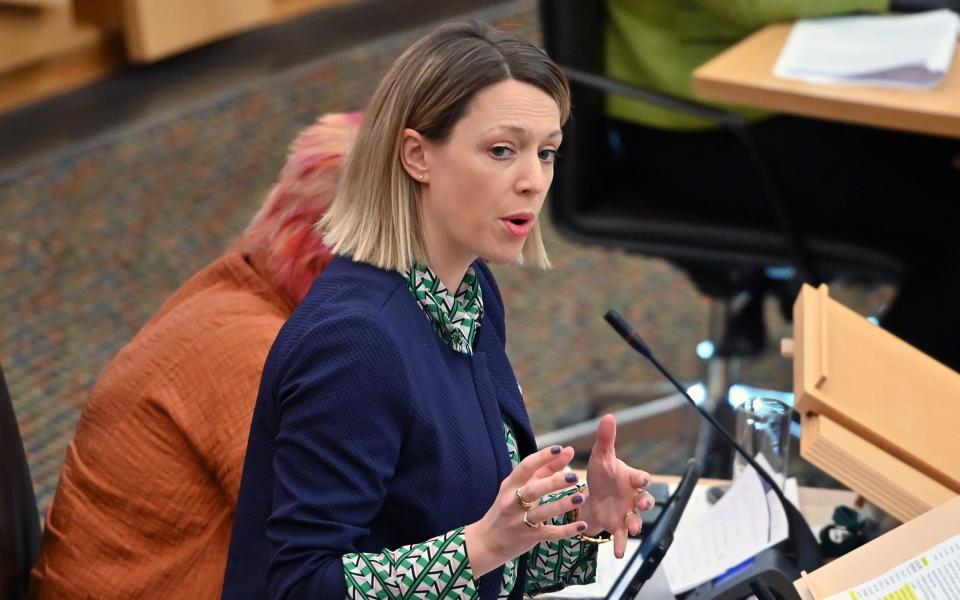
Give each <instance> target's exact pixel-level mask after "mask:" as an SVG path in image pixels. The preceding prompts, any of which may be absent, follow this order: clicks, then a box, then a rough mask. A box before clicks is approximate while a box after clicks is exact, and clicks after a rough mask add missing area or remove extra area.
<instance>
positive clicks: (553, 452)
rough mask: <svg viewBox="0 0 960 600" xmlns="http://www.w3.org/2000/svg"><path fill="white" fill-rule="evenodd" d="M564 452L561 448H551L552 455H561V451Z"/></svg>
mask: <svg viewBox="0 0 960 600" xmlns="http://www.w3.org/2000/svg"><path fill="white" fill-rule="evenodd" d="M561 450H563V448H561V447H560V446H554V447H553V448H550V454H560V451H561Z"/></svg>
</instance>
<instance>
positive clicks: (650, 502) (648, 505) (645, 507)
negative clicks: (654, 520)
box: [643, 500, 653, 510]
mask: <svg viewBox="0 0 960 600" xmlns="http://www.w3.org/2000/svg"><path fill="white" fill-rule="evenodd" d="M651 508H653V500H647V502H646V504H644V505H643V510H650V509H651Z"/></svg>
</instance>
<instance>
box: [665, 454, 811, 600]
mask: <svg viewBox="0 0 960 600" xmlns="http://www.w3.org/2000/svg"><path fill="white" fill-rule="evenodd" d="M757 461H758V462H759V463H760V464H761V466H763V467H764V468H768V467H769V464H768V463H766V461H765V460H763V457H762V456H758V457H757ZM768 470H769V468H768ZM794 483H795V482H794ZM795 490H796V488H795V487H794V492H793V494H795V493H796V491H795ZM689 510H690V506H689V505H688V506H687V511H686V512H689ZM686 512H685V513H684V516H686ZM691 517H693V515H691ZM788 533H789V525H788V524H787V515H786V512H784V510H783V505H782V504H780V501H779V500H778V499H777V496H776V494H775V493H774V492H773V490H770V489H768V488H767V487H766V486H765V484H764V483H763V481H762V480H761V479H760V476H759V475H757V472H756V471H754V470H753V468H751V467H747V468H746V469H744V470H743V471H742V472H741V473H740V475H739V476H738V477H737V479H736V480H734V482H733V484H732V485H731V486H730V488H729V489H728V490H727V491H726V492H725V493H724V494H723V496H721V498H720V499H719V500H717V502H716V504H714V505H713V506H711V507H710V508H708V509H707V510H705V511H703V512H701V513H700V514H698V515H696V516H695V517H694V518H690V519H681V521H680V524H679V526H678V527H677V531H676V533H675V534H674V539H673V545H671V546H670V550H669V551H668V552H667V555H666V556H665V557H664V559H663V567H664V569H666V572H667V579H668V580H669V582H670V591H671V592H673V593H674V594H680V593H683V592H686V591H688V590H691V589H693V588H694V587H696V586H698V585H700V584H701V583H704V582H707V581H710V580H711V579H713V578H715V577H717V576H719V575H722V574H723V573H725V572H726V571H727V570H728V569H730V568H732V567H735V566H737V565H739V564H740V563H742V562H744V561H745V560H747V559H749V558H751V557H754V556H756V555H757V554H759V553H760V552H761V551H763V550H765V549H767V548H770V547H771V546H774V545H776V544H778V543H780V542H782V541H783V540H785V539H787V535H788Z"/></svg>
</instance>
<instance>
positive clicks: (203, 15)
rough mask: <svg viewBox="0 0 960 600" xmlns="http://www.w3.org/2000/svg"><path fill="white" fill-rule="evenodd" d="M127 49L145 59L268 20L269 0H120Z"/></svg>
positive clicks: (223, 35) (155, 58) (133, 56)
mask: <svg viewBox="0 0 960 600" xmlns="http://www.w3.org/2000/svg"><path fill="white" fill-rule="evenodd" d="M122 6H123V18H124V32H125V34H126V37H127V52H128V55H129V57H130V58H131V59H132V60H135V61H141V62H147V61H153V60H158V59H160V58H164V57H166V56H169V55H171V54H174V53H177V52H180V51H183V50H186V49H188V48H192V47H195V46H199V45H201V44H204V43H207V42H210V41H213V40H216V39H219V38H223V37H226V36H229V35H231V34H234V33H238V32H240V31H243V30H246V29H250V28H252V27H254V26H256V25H259V24H262V23H265V22H268V21H269V19H270V16H271V13H272V11H273V4H272V2H271V0H203V2H198V1H197V0H123V5H122Z"/></svg>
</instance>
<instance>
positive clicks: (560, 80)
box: [224, 23, 653, 600]
mask: <svg viewBox="0 0 960 600" xmlns="http://www.w3.org/2000/svg"><path fill="white" fill-rule="evenodd" d="M569 112H570V98H569V88H568V85H567V82H566V80H565V79H564V77H563V75H562V74H561V73H560V71H559V69H558V68H557V66H556V65H555V64H554V63H553V62H552V61H551V60H550V59H549V58H548V57H547V56H546V55H545V54H544V53H543V52H542V51H540V50H539V49H537V48H536V47H535V46H533V45H531V44H529V43H527V42H524V41H522V40H519V39H517V38H515V37H513V36H511V35H508V34H506V33H503V32H500V31H497V30H494V29H491V28H489V27H487V26H485V25H482V24H480V23H464V24H453V25H446V26H443V27H441V28H439V29H437V30H436V31H434V32H433V33H431V34H429V35H427V36H426V37H424V38H422V39H420V40H419V41H417V42H416V43H415V44H414V45H413V46H411V47H410V48H409V49H408V50H407V51H406V52H404V54H403V55H402V56H400V57H399V58H398V59H397V61H396V62H395V63H394V65H393V66H392V68H391V69H390V71H389V72H388V73H387V74H386V76H385V77H384V79H383V81H382V82H381V83H380V85H379V87H378V88H377V90H376V92H375V94H374V96H373V99H372V100H371V103H370V106H369V107H368V108H367V111H366V114H365V117H364V121H363V125H362V127H361V129H360V133H359V135H358V138H357V140H356V142H355V143H354V146H353V149H352V151H351V153H350V156H349V157H348V159H347V163H346V166H345V171H344V173H343V176H342V178H341V183H340V187H339V188H338V191H337V197H336V199H335V201H334V203H333V205H332V206H331V207H330V209H329V211H328V212H327V213H326V215H325V216H324V217H323V218H322V219H321V221H320V223H319V224H318V228H319V230H320V232H321V233H322V235H323V236H324V240H325V242H326V244H327V245H328V246H329V247H330V249H331V250H332V251H333V252H334V253H335V254H336V255H337V257H336V258H335V259H334V260H333V262H332V263H331V264H330V266H329V267H328V268H327V270H326V271H325V272H324V273H323V274H322V275H321V276H320V277H318V278H317V280H316V281H315V283H314V285H313V287H312V288H311V289H310V291H309V293H308V294H307V296H306V297H305V298H304V299H303V301H302V302H301V304H300V305H299V307H298V308H297V309H296V311H295V312H294V313H293V315H292V316H291V318H290V319H289V320H288V321H287V323H286V325H285V326H284V327H283V329H282V330H281V331H280V334H279V336H278V337H277V339H276V341H275V342H274V345H273V347H272V349H271V351H270V354H269V356H268V358H267V362H266V365H265V367H264V370H263V378H262V380H261V383H260V393H259V397H258V400H257V405H256V409H255V412H254V417H253V423H252V427H251V431H250V438H249V441H248V445H247V454H246V459H245V464H244V472H243V479H242V483H241V488H240V496H239V501H238V507H237V513H236V521H235V524H234V529H233V538H232V541H231V545H230V552H229V560H228V564H227V572H226V579H225V585H224V597H225V598H231V599H232V598H263V597H269V598H317V599H323V600H327V599H339V598H431V599H448V598H481V599H484V600H488V599H489V600H492V599H495V598H520V597H522V596H523V594H524V593H530V594H534V593H538V592H542V591H547V590H555V589H560V588H562V587H564V586H565V585H569V584H577V583H587V582H589V581H591V580H592V578H593V575H594V570H595V563H596V560H595V559H596V544H597V543H598V542H599V541H601V540H602V538H603V536H604V534H603V533H602V532H611V533H612V536H613V538H614V545H615V553H616V555H617V556H618V557H622V556H623V552H624V548H625V545H626V537H627V533H628V531H629V532H632V533H636V532H637V531H638V530H639V528H640V518H639V515H638V514H637V511H640V510H646V509H649V508H650V506H652V503H653V500H652V498H651V497H650V496H649V494H645V493H643V491H642V488H643V487H645V486H646V485H648V484H649V481H650V479H649V475H648V474H647V473H645V472H643V471H639V470H637V469H633V468H630V467H628V466H627V465H626V464H624V463H623V462H622V461H620V460H619V459H617V457H616V454H615V452H614V438H615V435H616V425H615V423H614V420H613V417H611V416H607V417H605V418H604V419H602V420H601V423H600V426H599V430H598V433H597V442H596V444H595V446H594V448H593V452H592V454H591V457H590V461H589V464H588V468H587V482H586V483H587V484H588V485H589V487H588V486H587V485H585V484H583V483H578V482H577V477H576V475H575V474H574V473H571V472H567V471H565V470H564V467H565V466H566V465H567V464H568V463H569V462H570V460H571V459H572V458H573V449H572V448H561V447H559V446H554V447H551V448H544V449H542V450H539V451H537V450H536V447H535V442H534V438H533V433H532V431H531V429H530V422H529V419H528V418H527V414H526V410H525V408H524V405H523V398H522V397H521V393H520V389H519V386H518V385H517V381H516V379H515V377H514V374H513V371H512V369H511V367H510V362H509V361H508V359H507V356H506V353H505V348H504V343H505V340H506V332H505V327H504V308H503V302H502V300H501V298H500V293H499V290H498V288H497V285H496V282H495V281H494V279H493V275H492V274H491V272H490V270H489V268H488V267H487V266H486V262H488V261H489V262H494V263H512V262H525V263H527V264H532V265H533V266H536V267H541V268H545V267H547V266H548V265H549V262H548V260H547V255H546V252H545V250H544V247H543V242H542V240H541V238H540V227H539V222H538V219H539V215H540V210H541V209H542V207H543V203H544V200H545V198H546V194H547V190H548V188H549V186H550V182H551V180H552V179H553V168H554V160H555V158H556V156H557V149H558V148H559V146H560V142H561V138H562V132H561V126H562V125H563V124H564V122H565V121H566V119H567V117H568V115H569Z"/></svg>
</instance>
